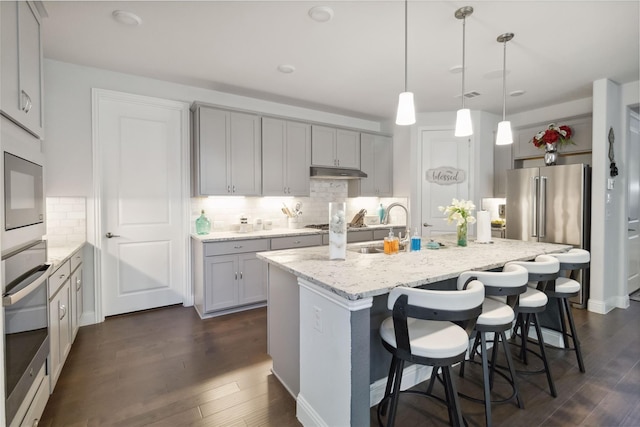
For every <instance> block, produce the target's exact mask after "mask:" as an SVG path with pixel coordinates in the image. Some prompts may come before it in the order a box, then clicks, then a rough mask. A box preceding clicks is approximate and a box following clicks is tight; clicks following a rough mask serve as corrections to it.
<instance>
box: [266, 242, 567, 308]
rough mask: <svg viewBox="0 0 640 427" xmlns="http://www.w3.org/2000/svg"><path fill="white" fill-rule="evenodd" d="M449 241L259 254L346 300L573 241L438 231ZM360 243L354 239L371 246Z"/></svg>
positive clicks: (523, 257)
mask: <svg viewBox="0 0 640 427" xmlns="http://www.w3.org/2000/svg"><path fill="white" fill-rule="evenodd" d="M438 240H440V241H441V242H442V243H444V245H445V246H444V247H442V248H440V249H438V250H427V249H424V248H423V249H422V250H421V251H419V252H401V253H399V254H396V255H385V254H384V253H376V254H361V253H358V252H354V251H350V250H347V256H346V259H345V260H343V261H342V260H329V249H328V248H327V247H326V246H319V247H310V248H297V249H287V250H280V251H270V252H259V253H258V258H261V259H263V260H264V261H266V262H268V263H270V264H272V265H274V266H276V267H279V268H281V269H282V270H284V271H287V272H289V273H291V274H294V275H295V276H297V277H299V278H303V279H306V280H308V281H309V282H311V283H314V284H316V285H318V286H320V287H322V288H324V289H326V290H328V291H330V292H332V293H334V294H336V295H338V296H340V297H342V298H345V299H347V300H352V301H353V300H358V299H362V298H367V297H373V296H376V295H383V294H386V293H388V292H389V291H390V290H391V289H393V288H395V287H397V286H410V287H417V286H421V285H426V284H429V283H434V282H439V281H443V280H447V279H451V278H455V277H458V276H459V275H460V273H462V272H464V271H467V270H490V269H493V268H498V267H502V266H503V265H504V264H506V263H507V262H509V261H516V260H520V261H524V260H532V259H534V258H535V257H536V256H537V255H540V254H547V253H554V252H565V251H567V250H569V249H570V248H571V247H572V246H571V245H562V244H553V243H540V242H523V241H520V240H508V239H495V240H494V241H493V243H491V244H486V243H475V242H471V241H470V242H469V243H468V246H467V247H458V246H456V243H455V242H456V241H455V236H454V235H444V236H439V238H438ZM366 245H367V244H366V243H365V244H362V243H355V244H352V245H349V246H350V247H353V246H366Z"/></svg>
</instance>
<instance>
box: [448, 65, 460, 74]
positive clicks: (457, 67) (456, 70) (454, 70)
mask: <svg viewBox="0 0 640 427" xmlns="http://www.w3.org/2000/svg"><path fill="white" fill-rule="evenodd" d="M449 72H450V73H451V74H460V73H461V72H462V65H454V66H453V67H451V68H449Z"/></svg>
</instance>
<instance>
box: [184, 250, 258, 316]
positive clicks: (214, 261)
mask: <svg viewBox="0 0 640 427" xmlns="http://www.w3.org/2000/svg"><path fill="white" fill-rule="evenodd" d="M193 249H194V250H193V256H194V267H195V268H194V276H195V277H194V279H195V280H194V281H195V306H196V309H197V310H198V312H199V313H200V315H201V316H202V317H206V316H207V315H212V314H216V313H217V314H223V313H226V312H231V311H237V310H239V309H243V308H248V307H250V306H257V305H264V303H265V301H266V300H267V265H266V263H265V262H263V261H262V260H260V259H258V258H257V257H256V252H260V251H265V250H269V240H268V239H256V240H234V241H225V242H212V243H202V242H197V241H195V240H194V241H193Z"/></svg>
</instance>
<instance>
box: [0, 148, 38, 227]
mask: <svg viewBox="0 0 640 427" xmlns="http://www.w3.org/2000/svg"><path fill="white" fill-rule="evenodd" d="M42 182H43V179H42V166H41V165H38V164H36V163H33V162H31V161H29V160H26V159H23V158H22V157H18V156H16V155H13V154H11V153H8V152H6V151H5V153H4V229H5V231H9V230H14V229H16V228H21V227H28V226H30V225H35V224H42V223H43V222H44V196H43V188H42Z"/></svg>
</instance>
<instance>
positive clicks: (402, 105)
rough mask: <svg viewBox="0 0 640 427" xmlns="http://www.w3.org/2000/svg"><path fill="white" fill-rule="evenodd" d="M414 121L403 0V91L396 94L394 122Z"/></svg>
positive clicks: (414, 109) (411, 122)
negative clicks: (408, 84)
mask: <svg viewBox="0 0 640 427" xmlns="http://www.w3.org/2000/svg"><path fill="white" fill-rule="evenodd" d="M415 122H416V107H415V104H414V102H413V92H408V91H407V0H405V1H404V92H402V93H401V94H400V96H398V113H397V114H396V124H397V125H401V126H408V125H412V124H414V123H415Z"/></svg>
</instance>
